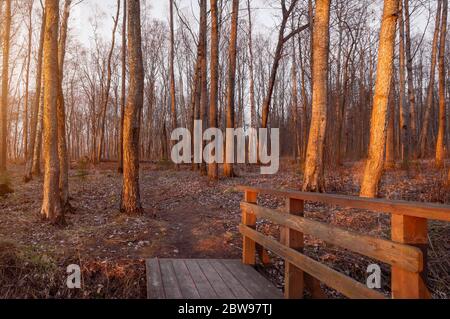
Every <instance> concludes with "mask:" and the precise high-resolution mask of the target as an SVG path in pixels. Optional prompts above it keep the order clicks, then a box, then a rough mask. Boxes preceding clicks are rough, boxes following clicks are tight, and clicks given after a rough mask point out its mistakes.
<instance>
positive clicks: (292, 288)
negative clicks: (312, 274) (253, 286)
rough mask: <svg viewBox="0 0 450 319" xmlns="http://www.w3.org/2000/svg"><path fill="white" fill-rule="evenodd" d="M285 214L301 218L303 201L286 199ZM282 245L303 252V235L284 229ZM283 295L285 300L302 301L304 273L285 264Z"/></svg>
mask: <svg viewBox="0 0 450 319" xmlns="http://www.w3.org/2000/svg"><path fill="white" fill-rule="evenodd" d="M286 207H287V213H288V214H291V215H296V216H303V210H304V201H302V200H298V199H293V198H288V199H287V202H286ZM282 237H284V238H283V239H282V240H284V242H282V243H283V244H285V245H287V246H288V247H290V248H293V249H295V250H298V251H300V252H301V251H303V245H304V243H303V233H300V232H298V231H296V230H292V229H289V228H284V236H282ZM284 278H285V288H284V295H285V297H286V298H287V299H302V298H303V294H304V290H305V289H304V288H305V285H304V273H303V271H302V270H300V269H299V268H297V267H296V266H294V265H292V264H290V263H288V262H286V266H285V277H284Z"/></svg>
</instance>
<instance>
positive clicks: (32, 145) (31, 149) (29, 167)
mask: <svg viewBox="0 0 450 319" xmlns="http://www.w3.org/2000/svg"><path fill="white" fill-rule="evenodd" d="M44 32H45V10H44V12H43V13H42V24H41V33H40V38H39V49H38V58H37V65H36V85H35V93H34V100H33V110H32V117H31V123H30V124H31V125H30V126H31V127H30V129H31V131H30V139H29V141H30V142H29V145H28V158H27V163H26V167H25V176H24V181H25V182H26V183H27V182H29V181H30V180H31V179H32V171H33V160H34V156H35V149H36V144H37V143H36V139H37V134H36V133H37V126H38V118H39V105H40V101H41V86H42V56H43V51H44Z"/></svg>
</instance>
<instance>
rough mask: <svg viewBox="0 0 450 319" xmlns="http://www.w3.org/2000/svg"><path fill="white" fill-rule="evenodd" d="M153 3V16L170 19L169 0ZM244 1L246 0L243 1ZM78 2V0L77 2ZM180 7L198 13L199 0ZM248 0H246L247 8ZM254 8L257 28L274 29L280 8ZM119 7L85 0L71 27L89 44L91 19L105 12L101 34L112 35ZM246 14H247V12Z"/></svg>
mask: <svg viewBox="0 0 450 319" xmlns="http://www.w3.org/2000/svg"><path fill="white" fill-rule="evenodd" d="M146 1H148V2H149V3H150V4H151V11H150V14H151V17H152V18H154V19H157V20H163V21H168V19H169V13H168V12H169V6H168V5H169V0H146ZM242 2H244V1H242ZM75 3H76V2H75ZM177 3H178V4H179V7H180V9H181V10H182V11H183V12H185V13H186V16H189V15H190V13H191V6H192V7H193V9H194V10H196V11H195V12H196V13H197V10H198V9H197V8H198V4H197V0H178V1H177ZM246 8H247V6H246V1H245V9H246ZM252 8H254V11H255V12H256V14H255V21H254V22H253V23H254V25H255V28H267V29H269V30H270V29H272V28H273V26H274V25H275V20H276V13H277V12H278V10H276V9H274V8H271V7H270V5H269V4H268V1H267V0H252ZM116 9H117V0H83V1H82V2H81V3H80V4H77V5H76V6H75V7H74V8H73V11H72V19H71V22H72V24H71V27H72V30H73V32H75V34H76V35H77V37H78V38H79V39H80V40H81V41H82V42H83V43H84V44H86V45H89V43H90V38H91V37H92V35H93V31H92V26H91V22H90V19H92V17H93V16H95V15H96V14H103V17H102V19H99V20H100V21H101V26H100V28H101V30H102V31H103V32H101V34H103V35H104V36H105V38H106V39H109V38H110V37H111V30H112V25H113V20H112V17H113V16H114V15H115V13H116ZM245 14H247V13H246V12H245Z"/></svg>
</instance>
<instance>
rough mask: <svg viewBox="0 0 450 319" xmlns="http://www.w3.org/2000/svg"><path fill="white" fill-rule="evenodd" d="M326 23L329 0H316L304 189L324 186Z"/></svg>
mask: <svg viewBox="0 0 450 319" xmlns="http://www.w3.org/2000/svg"><path fill="white" fill-rule="evenodd" d="M329 25H330V0H317V1H316V15H315V19H314V31H313V32H314V37H313V39H314V43H313V61H314V63H313V74H312V82H313V98H312V118H311V128H310V131H309V141H308V149H307V153H306V163H305V173H304V180H303V190H304V191H312V192H319V191H320V192H321V191H323V190H324V187H325V185H324V180H323V147H324V140H325V132H326V126H327V96H328V94H327V92H328V83H327V79H328V54H329V41H330V33H329V32H330V31H329Z"/></svg>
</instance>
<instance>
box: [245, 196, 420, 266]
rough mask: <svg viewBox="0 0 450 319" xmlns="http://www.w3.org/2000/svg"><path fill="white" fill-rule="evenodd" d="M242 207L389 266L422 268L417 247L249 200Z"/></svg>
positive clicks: (258, 215)
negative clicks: (281, 211)
mask: <svg viewBox="0 0 450 319" xmlns="http://www.w3.org/2000/svg"><path fill="white" fill-rule="evenodd" d="M241 208H242V209H243V210H246V211H247V212H252V213H253V214H255V215H256V216H257V217H262V218H266V219H268V220H270V221H272V222H274V223H276V224H278V225H280V226H284V227H287V228H290V229H294V230H297V231H299V232H301V233H304V234H308V235H311V236H315V237H317V238H320V239H322V240H324V241H326V242H328V243H330V244H333V245H336V246H340V247H342V248H345V249H348V250H350V251H353V252H357V253H359V254H361V255H364V256H367V257H371V258H374V259H377V260H379V261H382V262H385V263H387V264H390V265H392V266H397V267H400V268H403V269H405V270H408V271H411V272H417V273H418V272H421V271H422V270H423V256H422V251H421V250H420V249H419V248H416V247H412V246H408V245H404V244H399V243H395V242H393V241H390V240H384V239H380V238H375V237H371V236H365V235H362V234H359V233H355V232H350V231H347V230H345V229H342V228H339V227H336V226H332V225H328V224H324V223H320V222H316V221H313V220H310V219H307V218H303V217H299V216H293V215H287V214H282V213H280V212H278V211H276V210H273V209H269V208H264V207H260V206H257V205H254V204H250V203H245V202H242V203H241ZM281 257H284V256H281Z"/></svg>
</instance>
